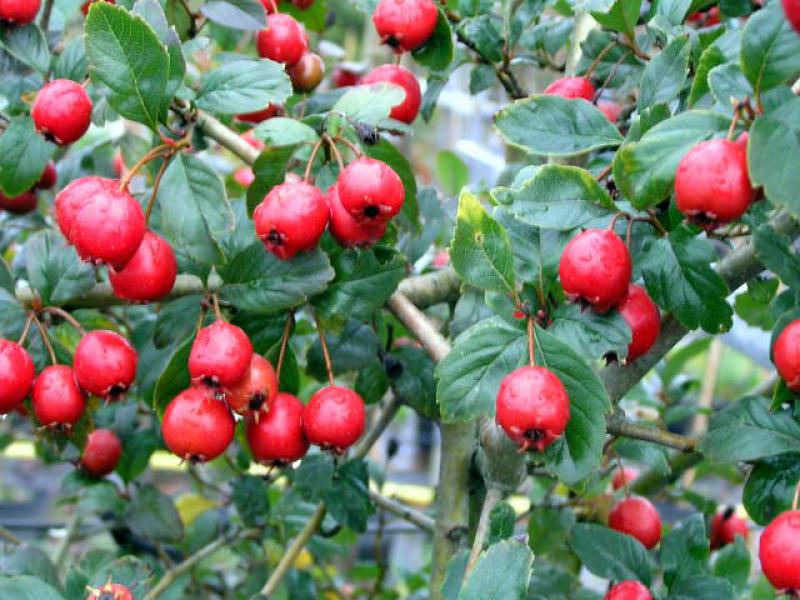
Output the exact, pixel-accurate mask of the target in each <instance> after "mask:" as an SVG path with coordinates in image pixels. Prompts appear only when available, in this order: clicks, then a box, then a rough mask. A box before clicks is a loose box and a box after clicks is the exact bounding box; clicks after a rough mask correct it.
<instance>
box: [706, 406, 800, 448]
mask: <svg viewBox="0 0 800 600" xmlns="http://www.w3.org/2000/svg"><path fill="white" fill-rule="evenodd" d="M769 405H770V402H769V400H767V399H766V398H754V397H750V398H743V399H741V400H739V401H737V402H732V403H731V404H729V405H728V406H726V407H725V408H724V409H722V410H721V411H720V412H718V413H717V414H715V415H714V416H713V417H712V419H711V424H710V426H709V428H708V433H706V435H705V437H704V438H703V440H702V441H701V443H700V451H701V452H703V453H704V454H706V455H707V456H708V457H709V458H711V459H713V460H716V461H719V462H735V461H741V460H757V459H759V458H764V457H766V456H772V455H774V454H786V453H788V452H800V423H798V422H797V421H795V420H794V419H793V418H792V414H791V411H788V410H782V411H779V412H770V410H769Z"/></svg>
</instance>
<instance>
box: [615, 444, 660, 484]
mask: <svg viewBox="0 0 800 600" xmlns="http://www.w3.org/2000/svg"><path fill="white" fill-rule="evenodd" d="M614 449H615V450H616V451H617V452H618V453H619V455H620V456H621V457H622V458H626V459H629V460H633V461H636V462H638V463H642V464H644V465H647V466H648V467H650V468H651V469H652V470H653V471H654V472H656V473H658V474H659V475H663V476H666V475H669V472H670V466H669V461H668V460H667V452H666V448H664V447H663V446H659V445H658V444H652V443H650V442H644V441H642V440H634V439H630V438H622V439H619V440H617V441H616V443H615V444H614Z"/></svg>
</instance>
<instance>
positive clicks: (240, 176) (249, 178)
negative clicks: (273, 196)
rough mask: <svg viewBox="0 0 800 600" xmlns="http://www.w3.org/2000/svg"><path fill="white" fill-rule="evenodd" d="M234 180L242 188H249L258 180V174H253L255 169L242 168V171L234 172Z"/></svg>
mask: <svg viewBox="0 0 800 600" xmlns="http://www.w3.org/2000/svg"><path fill="white" fill-rule="evenodd" d="M233 180H234V181H235V182H236V183H238V184H239V185H240V186H242V187H244V188H247V187H250V186H251V185H252V184H253V182H254V181H255V180H256V174H255V173H253V169H251V168H250V167H241V168H240V169H236V171H234V173H233Z"/></svg>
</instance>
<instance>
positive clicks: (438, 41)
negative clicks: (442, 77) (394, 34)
mask: <svg viewBox="0 0 800 600" xmlns="http://www.w3.org/2000/svg"><path fill="white" fill-rule="evenodd" d="M454 53H455V47H454V45H453V30H452V29H450V21H448V20H447V17H446V16H445V15H444V13H443V12H442V11H439V17H438V19H437V20H436V29H434V30H433V34H432V35H431V37H429V38H428V41H427V42H425V45H423V46H422V47H421V48H417V49H416V50H414V51H413V52H412V53H411V55H412V56H413V57H414V60H415V61H417V63H419V64H420V65H422V66H423V67H428V68H429V69H430V70H431V71H444V70H445V69H447V67H448V66H450V63H451V62H453V56H454Z"/></svg>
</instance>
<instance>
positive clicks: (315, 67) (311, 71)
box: [286, 52, 325, 92]
mask: <svg viewBox="0 0 800 600" xmlns="http://www.w3.org/2000/svg"><path fill="white" fill-rule="evenodd" d="M286 72H287V73H288V74H289V79H291V80H292V86H294V89H295V90H297V91H298V92H311V91H314V89H315V88H316V87H317V86H318V85H319V84H320V82H321V81H322V78H323V76H324V75H325V63H324V62H322V59H321V58H320V56H319V54H315V53H314V52H306V53H305V54H303V56H302V57H301V58H300V60H299V61H297V62H296V63H295V64H293V65H292V66H291V67H289V68H287V69H286Z"/></svg>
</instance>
